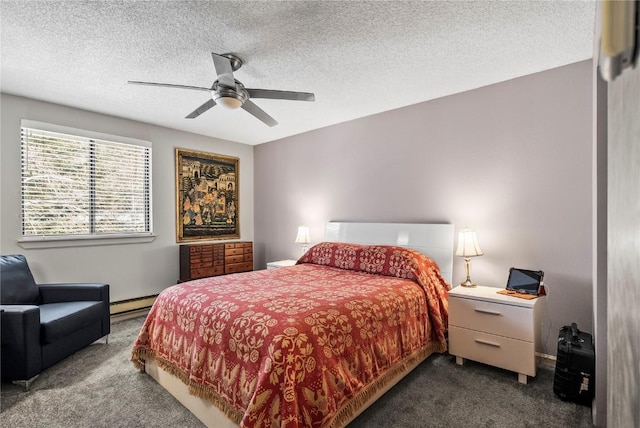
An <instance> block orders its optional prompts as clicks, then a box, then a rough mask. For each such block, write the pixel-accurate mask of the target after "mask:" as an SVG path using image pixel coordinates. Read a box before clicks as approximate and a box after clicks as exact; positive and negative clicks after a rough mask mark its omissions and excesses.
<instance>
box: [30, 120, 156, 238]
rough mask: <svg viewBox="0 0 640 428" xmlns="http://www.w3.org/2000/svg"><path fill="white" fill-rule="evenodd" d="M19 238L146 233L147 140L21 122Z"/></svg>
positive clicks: (148, 224)
mask: <svg viewBox="0 0 640 428" xmlns="http://www.w3.org/2000/svg"><path fill="white" fill-rule="evenodd" d="M21 148H22V237H23V238H29V237H32V238H37V237H40V238H42V239H45V238H47V237H49V238H52V237H53V238H55V237H57V238H62V237H66V238H71V239H72V238H76V237H77V238H80V237H93V238H98V237H109V236H132V235H133V236H136V235H144V234H146V235H149V234H150V233H151V143H149V142H146V141H140V140H132V139H129V138H123V137H115V136H111V135H103V134H97V133H93V132H89V131H83V130H78V129H71V128H65V127H60V126H56V125H51V124H45V123H39V122H33V121H26V120H23V121H22V127H21Z"/></svg>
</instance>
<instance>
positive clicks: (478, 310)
mask: <svg viewBox="0 0 640 428" xmlns="http://www.w3.org/2000/svg"><path fill="white" fill-rule="evenodd" d="M474 310H475V311H476V312H480V313H481V314H489V315H502V314H501V313H500V312H496V311H488V310H486V309H474Z"/></svg>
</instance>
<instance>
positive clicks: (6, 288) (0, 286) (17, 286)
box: [0, 254, 40, 305]
mask: <svg viewBox="0 0 640 428" xmlns="http://www.w3.org/2000/svg"><path fill="white" fill-rule="evenodd" d="M0 301H1V302H2V304H3V305H38V304H39V303H40V292H39V290H38V286H37V285H36V282H35V280H34V279H33V275H32V274H31V270H30V269H29V265H28V264H27V259H25V257H24V256H23V255H20V254H14V255H10V256H2V257H0Z"/></svg>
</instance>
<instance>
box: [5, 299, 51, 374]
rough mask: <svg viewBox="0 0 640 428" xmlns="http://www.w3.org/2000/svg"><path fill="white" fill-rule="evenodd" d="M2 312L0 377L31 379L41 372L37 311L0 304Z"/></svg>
mask: <svg viewBox="0 0 640 428" xmlns="http://www.w3.org/2000/svg"><path fill="white" fill-rule="evenodd" d="M0 309H2V314H1V315H2V320H1V322H2V378H3V379H4V378H8V379H23V380H26V379H30V378H32V377H33V376H35V375H37V374H38V373H40V371H41V367H42V358H41V352H40V308H39V307H37V306H32V305H0Z"/></svg>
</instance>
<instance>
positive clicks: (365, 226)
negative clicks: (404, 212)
mask: <svg viewBox="0 0 640 428" xmlns="http://www.w3.org/2000/svg"><path fill="white" fill-rule="evenodd" d="M324 240H325V241H329V242H349V243H353V244H366V245H398V246H401V247H407V248H411V249H414V250H418V251H420V252H421V253H423V254H426V255H427V256H429V257H431V258H432V259H433V261H435V262H436V263H437V264H438V266H439V267H440V272H441V273H442V276H443V277H444V278H445V279H446V280H447V281H448V282H449V284H451V282H452V278H453V225H452V224H417V223H351V222H348V223H346V222H329V223H327V226H326V228H325V232H324Z"/></svg>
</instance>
